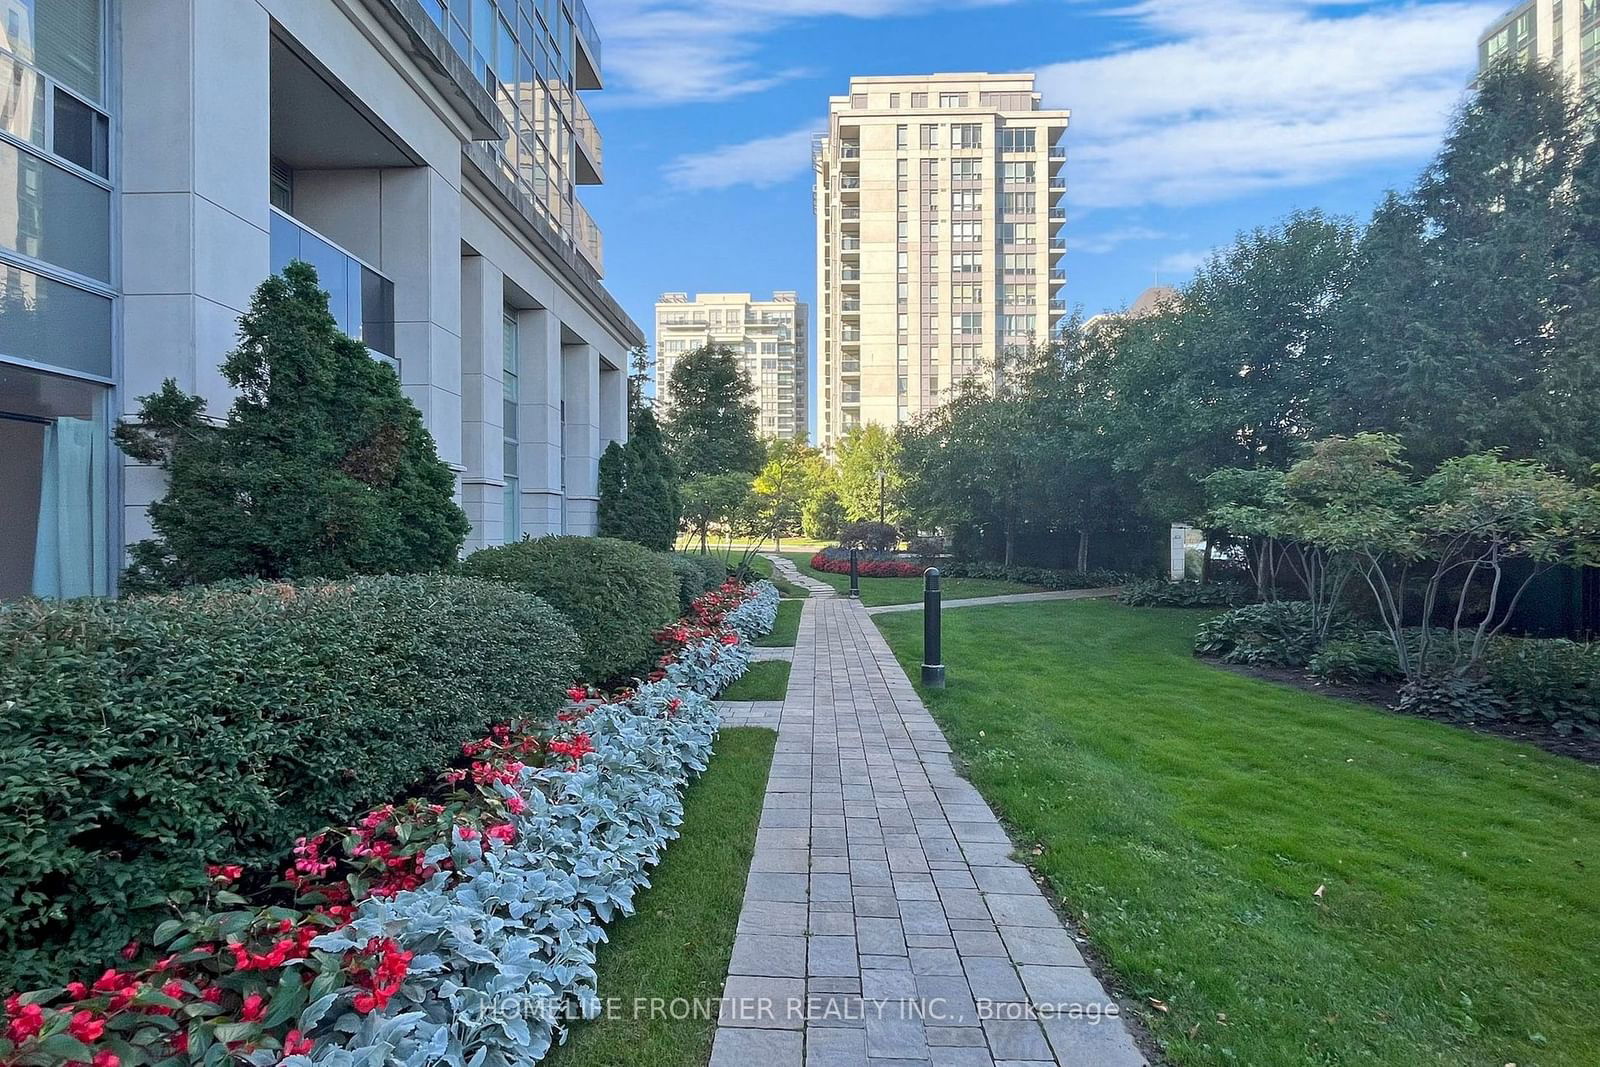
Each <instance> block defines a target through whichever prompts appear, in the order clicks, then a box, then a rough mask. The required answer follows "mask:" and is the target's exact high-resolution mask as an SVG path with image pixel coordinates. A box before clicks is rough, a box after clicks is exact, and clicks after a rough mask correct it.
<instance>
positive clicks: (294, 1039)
mask: <svg viewBox="0 0 1600 1067" xmlns="http://www.w3.org/2000/svg"><path fill="white" fill-rule="evenodd" d="M310 1053H311V1039H310V1038H309V1037H305V1036H304V1035H302V1034H301V1033H300V1031H298V1030H290V1031H289V1032H288V1033H287V1034H285V1035H283V1054H284V1055H285V1056H306V1055H310Z"/></svg>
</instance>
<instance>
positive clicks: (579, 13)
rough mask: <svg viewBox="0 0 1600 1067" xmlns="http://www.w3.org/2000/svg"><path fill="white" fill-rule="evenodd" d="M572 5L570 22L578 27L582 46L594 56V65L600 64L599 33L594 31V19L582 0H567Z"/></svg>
mask: <svg viewBox="0 0 1600 1067" xmlns="http://www.w3.org/2000/svg"><path fill="white" fill-rule="evenodd" d="M569 3H570V6H571V7H572V22H573V25H575V26H576V27H577V29H578V36H579V37H581V38H583V44H584V47H585V48H587V49H589V54H590V55H591V56H593V57H594V65H595V66H596V67H598V66H599V65H600V34H599V33H597V32H596V31H595V28H594V20H593V19H592V18H590V17H589V9H588V8H586V7H584V6H583V0H569Z"/></svg>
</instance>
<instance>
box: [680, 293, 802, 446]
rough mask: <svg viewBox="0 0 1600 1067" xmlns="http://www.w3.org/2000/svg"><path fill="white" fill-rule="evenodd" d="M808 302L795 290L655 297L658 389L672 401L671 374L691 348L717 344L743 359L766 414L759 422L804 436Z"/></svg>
mask: <svg viewBox="0 0 1600 1067" xmlns="http://www.w3.org/2000/svg"><path fill="white" fill-rule="evenodd" d="M810 313H811V312H810V308H808V307H807V306H806V305H805V304H802V303H800V301H799V299H798V297H797V295H796V294H795V293H792V292H786V291H780V292H775V293H773V294H772V299H771V300H756V299H754V298H753V297H751V295H750V294H749V293H699V294H697V295H696V296H695V297H694V298H693V299H690V297H689V294H688V293H663V294H662V295H661V299H660V300H659V301H657V302H656V396H657V398H658V403H660V404H661V405H662V406H663V409H664V410H670V409H669V408H668V406H667V379H668V378H669V377H670V376H671V374H672V365H673V363H674V361H676V360H677V359H678V358H679V357H681V356H682V355H683V354H684V353H686V352H692V351H694V350H695V349H696V348H700V347H701V346H703V345H707V344H714V345H721V346H723V347H725V348H730V349H732V350H733V351H735V352H737V353H739V354H740V355H741V356H742V357H743V360H744V369H745V372H746V373H747V374H749V375H750V382H751V384H752V385H754V386H755V387H756V400H757V402H758V403H759V404H760V407H761V414H760V415H759V416H758V417H757V420H756V429H757V430H758V431H759V432H760V433H761V435H762V436H764V437H792V438H799V439H804V438H805V437H806V422H807V407H806V404H807V400H806V393H807V389H808V382H807V374H808V366H809V363H810V359H811V351H810V345H809V344H808V343H807V336H806V335H807V325H808V322H809V319H810Z"/></svg>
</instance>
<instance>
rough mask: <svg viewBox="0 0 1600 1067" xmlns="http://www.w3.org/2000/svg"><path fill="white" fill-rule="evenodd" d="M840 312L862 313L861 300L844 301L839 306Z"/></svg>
mask: <svg viewBox="0 0 1600 1067" xmlns="http://www.w3.org/2000/svg"><path fill="white" fill-rule="evenodd" d="M839 310H840V311H845V312H856V311H860V310H861V301H860V300H845V301H843V302H841V303H840V304H839Z"/></svg>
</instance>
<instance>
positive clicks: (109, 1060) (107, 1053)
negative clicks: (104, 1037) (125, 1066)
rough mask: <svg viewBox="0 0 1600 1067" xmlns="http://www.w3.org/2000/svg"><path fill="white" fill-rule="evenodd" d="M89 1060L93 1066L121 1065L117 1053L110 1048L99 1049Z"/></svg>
mask: <svg viewBox="0 0 1600 1067" xmlns="http://www.w3.org/2000/svg"><path fill="white" fill-rule="evenodd" d="M91 1062H92V1064H93V1067H122V1060H120V1059H118V1058H117V1054H116V1053H115V1052H112V1051H111V1050H110V1049H101V1050H100V1051H99V1052H96V1053H95V1054H94V1059H93V1060H92V1061H91Z"/></svg>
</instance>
